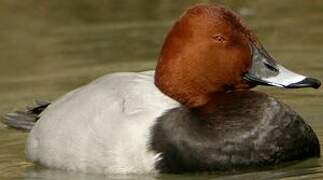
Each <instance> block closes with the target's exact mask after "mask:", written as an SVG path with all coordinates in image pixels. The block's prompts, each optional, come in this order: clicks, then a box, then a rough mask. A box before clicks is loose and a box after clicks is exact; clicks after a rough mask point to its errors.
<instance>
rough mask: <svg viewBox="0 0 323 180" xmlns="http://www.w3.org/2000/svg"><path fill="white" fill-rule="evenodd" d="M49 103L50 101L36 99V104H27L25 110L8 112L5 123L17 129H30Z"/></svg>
mask: <svg viewBox="0 0 323 180" xmlns="http://www.w3.org/2000/svg"><path fill="white" fill-rule="evenodd" d="M49 104H50V102H48V101H36V102H35V105H34V106H27V107H26V109H25V110H23V111H15V112H13V113H8V114H6V115H5V116H4V121H3V123H4V124H6V125H7V126H9V127H12V128H15V129H19V130H25V131H29V130H31V128H32V127H33V126H34V124H35V123H36V122H37V120H38V119H39V118H40V113H41V112H43V111H44V110H45V109H46V108H47V106H48V105H49Z"/></svg>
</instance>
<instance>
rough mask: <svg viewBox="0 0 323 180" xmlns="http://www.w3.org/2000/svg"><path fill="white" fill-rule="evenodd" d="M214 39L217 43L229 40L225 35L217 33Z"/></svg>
mask: <svg viewBox="0 0 323 180" xmlns="http://www.w3.org/2000/svg"><path fill="white" fill-rule="evenodd" d="M212 39H213V40H214V41H215V42H216V43H220V44H222V43H225V42H226V41H227V40H226V38H225V37H223V36H222V35H221V34H216V35H213V36H212Z"/></svg>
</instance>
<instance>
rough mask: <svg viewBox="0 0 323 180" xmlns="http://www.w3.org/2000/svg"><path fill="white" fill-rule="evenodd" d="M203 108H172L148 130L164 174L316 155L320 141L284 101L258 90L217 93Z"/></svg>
mask: <svg viewBox="0 0 323 180" xmlns="http://www.w3.org/2000/svg"><path fill="white" fill-rule="evenodd" d="M214 99H216V100H215V102H210V104H208V105H207V108H204V109H203V110H201V109H187V108H185V107H179V108H175V109H172V110H170V111H168V112H166V113H165V114H164V115H162V116H161V117H160V118H158V120H157V123H156V124H155V126H154V127H153V128H152V132H151V133H152V137H151V143H150V148H151V150H152V151H154V152H156V153H160V157H161V158H160V160H159V161H158V162H157V163H156V168H157V169H158V170H160V171H161V172H166V173H182V172H196V171H221V170H234V169H242V168H243V169H244V168H255V167H264V166H270V165H276V164H279V163H282V162H287V161H293V160H301V159H305V158H309V157H318V156H320V145H319V141H318V139H317V137H316V135H315V133H314V132H313V130H312V129H311V127H310V126H309V125H308V124H306V123H305V122H304V120H303V119H302V118H301V117H300V116H299V115H298V114H297V113H296V112H294V111H293V110H291V109H290V108H289V107H288V106H287V105H285V104H283V103H281V102H279V101H277V100H276V99H274V98H272V97H269V96H267V95H265V94H262V93H257V92H253V91H244V92H236V93H228V94H222V95H218V97H217V98H214Z"/></svg>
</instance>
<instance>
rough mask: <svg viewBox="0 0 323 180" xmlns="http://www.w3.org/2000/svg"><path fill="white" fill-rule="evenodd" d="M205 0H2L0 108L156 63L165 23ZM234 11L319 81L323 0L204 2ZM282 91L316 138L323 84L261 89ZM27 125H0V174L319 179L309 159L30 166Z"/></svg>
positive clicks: (322, 74)
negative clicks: (267, 166) (116, 169)
mask: <svg viewBox="0 0 323 180" xmlns="http://www.w3.org/2000/svg"><path fill="white" fill-rule="evenodd" d="M197 2H210V0H195V1H194V0H185V1H184V0H179V1H171V0H155V1H151V0H140V1H133V0H124V1H122V3H121V2H120V1H117V0H109V1H93V0H92V1H91V0H82V1H76V0H70V1H60V0H58V1H40V0H25V1H7V0H0V21H1V24H0V39H1V41H0V99H1V104H0V114H1V115H3V114H4V113H5V112H9V111H12V110H14V109H15V108H19V107H20V108H21V107H23V106H25V105H27V104H30V103H31V102H32V101H33V100H34V99H39V98H40V99H48V100H51V99H55V98H57V97H58V96H60V95H62V94H65V93H66V92H68V91H69V90H71V89H74V88H76V87H78V86H80V85H83V84H86V83H88V82H89V81H91V80H93V79H95V78H96V77H98V76H100V75H102V74H105V73H109V72H115V71H140V70H146V69H152V68H154V65H155V61H156V59H157V57H158V52H159V49H160V46H161V43H162V41H163V37H164V36H165V33H166V32H167V30H168V28H169V26H170V25H171V23H172V22H173V21H174V20H175V19H176V17H177V16H178V15H180V14H181V13H182V11H183V9H185V8H186V7H188V6H190V5H192V4H195V3H197ZM212 2H220V3H223V4H226V5H227V6H229V7H231V8H232V9H234V10H235V11H237V12H240V13H241V14H242V15H244V16H245V18H246V19H247V21H248V24H249V25H250V26H252V28H253V29H255V30H256V32H257V34H258V35H259V38H260V39H261V40H262V42H263V44H264V45H265V46H266V47H267V48H268V49H269V50H270V51H271V52H272V54H273V55H274V56H275V57H276V59H278V61H279V62H280V63H281V64H283V65H285V66H287V67H289V68H290V69H292V70H294V71H297V72H299V73H301V74H306V75H308V76H313V77H317V78H319V79H321V80H322V79H323V63H322V58H323V52H322V51H321V49H322V46H323V24H322V23H321V22H322V21H323V2H322V1H318V0H315V1H311V3H306V2H305V0H286V1H283V2H282V1H271V0H255V1H246V0H241V1H233V0H228V1H224V0H220V1H212ZM259 90H262V91H266V92H267V93H269V94H271V95H273V96H276V97H278V98H280V99H281V100H282V101H284V102H286V103H287V104H289V105H290V106H292V107H293V108H294V109H295V110H296V111H298V112H299V113H300V114H301V115H302V116H303V117H304V119H307V121H308V123H309V124H311V125H312V127H313V128H314V130H315V131H316V133H317V135H318V136H319V138H320V139H321V142H322V141H323V122H322V118H323V111H322V109H323V90H322V89H319V90H316V91H314V90H312V89H301V90H288V91H287V90H281V89H273V88H259ZM26 135H27V134H26V133H24V132H18V131H15V130H12V129H8V128H6V127H4V126H2V125H1V127H0V143H1V147H0V178H1V179H13V178H21V177H24V178H25V179H35V178H39V179H184V178H185V179H215V178H222V179H242V178H245V179H259V178H264V179H271V178H279V177H289V179H294V178H296V176H300V175H301V176H302V178H303V179H306V178H307V179H312V178H320V177H323V172H322V171H323V168H321V166H322V164H323V162H322V160H321V159H312V160H308V161H304V162H301V163H295V164H293V165H289V166H283V167H277V168H274V169H271V170H264V171H257V172H235V173H224V174H213V175H161V176H153V175H127V176H115V175H110V176H102V175H88V174H81V173H75V172H65V171H59V170H52V169H46V168H41V167H38V166H34V165H32V164H30V163H27V162H25V160H24V142H25V139H26Z"/></svg>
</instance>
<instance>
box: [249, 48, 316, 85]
mask: <svg viewBox="0 0 323 180" xmlns="http://www.w3.org/2000/svg"><path fill="white" fill-rule="evenodd" d="M251 51H252V65H251V67H250V69H249V71H248V72H247V73H246V74H245V75H244V77H243V79H244V80H246V81H248V82H250V83H252V84H255V85H269V86H277V87H283V88H304V87H313V88H316V89H317V88H319V87H320V86H321V82H320V81H319V80H317V79H314V78H308V77H306V76H303V75H300V74H297V73H294V72H292V71H289V70H288V69H286V68H284V67H283V66H281V65H279V64H277V63H276V62H275V60H274V59H273V58H272V57H271V56H270V55H269V54H268V53H267V51H266V50H265V49H264V48H257V47H256V46H255V45H251Z"/></svg>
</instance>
